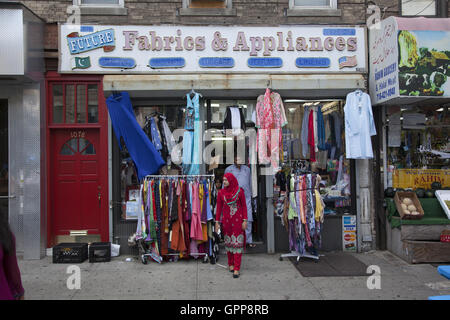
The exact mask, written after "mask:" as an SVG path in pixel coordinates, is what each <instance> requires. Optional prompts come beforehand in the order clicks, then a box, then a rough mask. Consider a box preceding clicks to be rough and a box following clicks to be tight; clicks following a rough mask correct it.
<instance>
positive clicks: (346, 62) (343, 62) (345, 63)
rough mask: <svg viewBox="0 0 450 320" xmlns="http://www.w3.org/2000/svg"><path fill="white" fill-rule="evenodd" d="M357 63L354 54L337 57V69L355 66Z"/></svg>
mask: <svg viewBox="0 0 450 320" xmlns="http://www.w3.org/2000/svg"><path fill="white" fill-rule="evenodd" d="M357 64H358V61H356V56H351V57H341V58H339V69H342V68H345V67H355V66H356V65H357Z"/></svg>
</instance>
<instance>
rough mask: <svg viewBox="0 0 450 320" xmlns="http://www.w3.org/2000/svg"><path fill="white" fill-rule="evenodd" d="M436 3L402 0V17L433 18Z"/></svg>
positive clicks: (427, 0)
mask: <svg viewBox="0 0 450 320" xmlns="http://www.w3.org/2000/svg"><path fill="white" fill-rule="evenodd" d="M436 14H437V3H436V1H435V0H402V1H401V15H402V16H435V15H436Z"/></svg>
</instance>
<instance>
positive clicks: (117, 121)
mask: <svg viewBox="0 0 450 320" xmlns="http://www.w3.org/2000/svg"><path fill="white" fill-rule="evenodd" d="M106 105H107V107H108V111H109V116H110V118H111V123H112V126H113V129H114V133H115V135H116V138H117V141H121V138H123V141H124V142H125V145H126V147H127V150H128V152H129V153H130V156H131V158H132V159H133V161H134V164H135V165H136V169H137V173H138V177H139V180H142V179H143V178H144V177H145V176H146V175H149V174H156V173H157V172H158V171H159V169H160V168H161V167H162V166H164V165H165V162H164V160H163V158H162V157H161V155H160V154H159V152H158V151H157V150H156V148H155V146H154V145H153V144H152V143H151V141H150V140H149V138H148V137H147V135H146V134H145V132H144V130H142V128H141V127H140V125H139V123H138V122H137V120H136V116H135V115H134V111H133V106H132V105H131V100H130V96H129V94H128V93H127V92H120V93H119V94H117V95H111V96H109V97H108V99H106ZM119 148H120V149H121V150H122V145H121V144H120V143H119Z"/></svg>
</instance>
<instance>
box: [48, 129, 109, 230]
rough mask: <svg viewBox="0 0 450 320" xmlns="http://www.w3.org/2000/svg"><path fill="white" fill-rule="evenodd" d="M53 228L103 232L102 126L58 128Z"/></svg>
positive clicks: (56, 134) (56, 135)
mask: <svg viewBox="0 0 450 320" xmlns="http://www.w3.org/2000/svg"><path fill="white" fill-rule="evenodd" d="M52 136H53V137H52V138H53V145H54V146H55V148H54V150H53V155H54V156H53V161H54V163H53V166H52V167H53V173H54V174H53V179H54V181H53V186H54V193H53V195H52V198H53V213H54V219H53V229H54V230H53V231H54V235H55V236H59V235H68V234H69V233H70V230H87V231H88V234H97V235H100V234H101V213H102V210H101V209H102V196H103V193H105V191H106V190H103V189H104V186H102V184H101V179H100V162H101V159H100V154H99V151H100V145H99V130H98V129H62V130H54V131H53V134H52Z"/></svg>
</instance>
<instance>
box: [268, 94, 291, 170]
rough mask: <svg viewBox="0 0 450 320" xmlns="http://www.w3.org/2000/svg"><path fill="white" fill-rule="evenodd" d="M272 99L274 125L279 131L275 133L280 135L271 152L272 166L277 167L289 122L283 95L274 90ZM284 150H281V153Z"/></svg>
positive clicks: (271, 95)
mask: <svg viewBox="0 0 450 320" xmlns="http://www.w3.org/2000/svg"><path fill="white" fill-rule="evenodd" d="M270 101H271V105H272V110H273V127H274V129H277V130H278V132H275V134H276V135H277V136H278V145H276V144H272V145H271V150H270V154H271V155H272V157H271V158H272V166H273V167H274V168H275V167H277V166H278V163H277V161H276V160H277V159H279V158H280V150H282V149H283V148H282V147H283V132H282V129H283V127H284V126H285V125H286V124H287V119H286V113H285V112H284V105H283V100H282V99H281V96H280V94H279V93H277V92H272V93H271V94H270ZM282 154H283V152H281V155H282Z"/></svg>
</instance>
